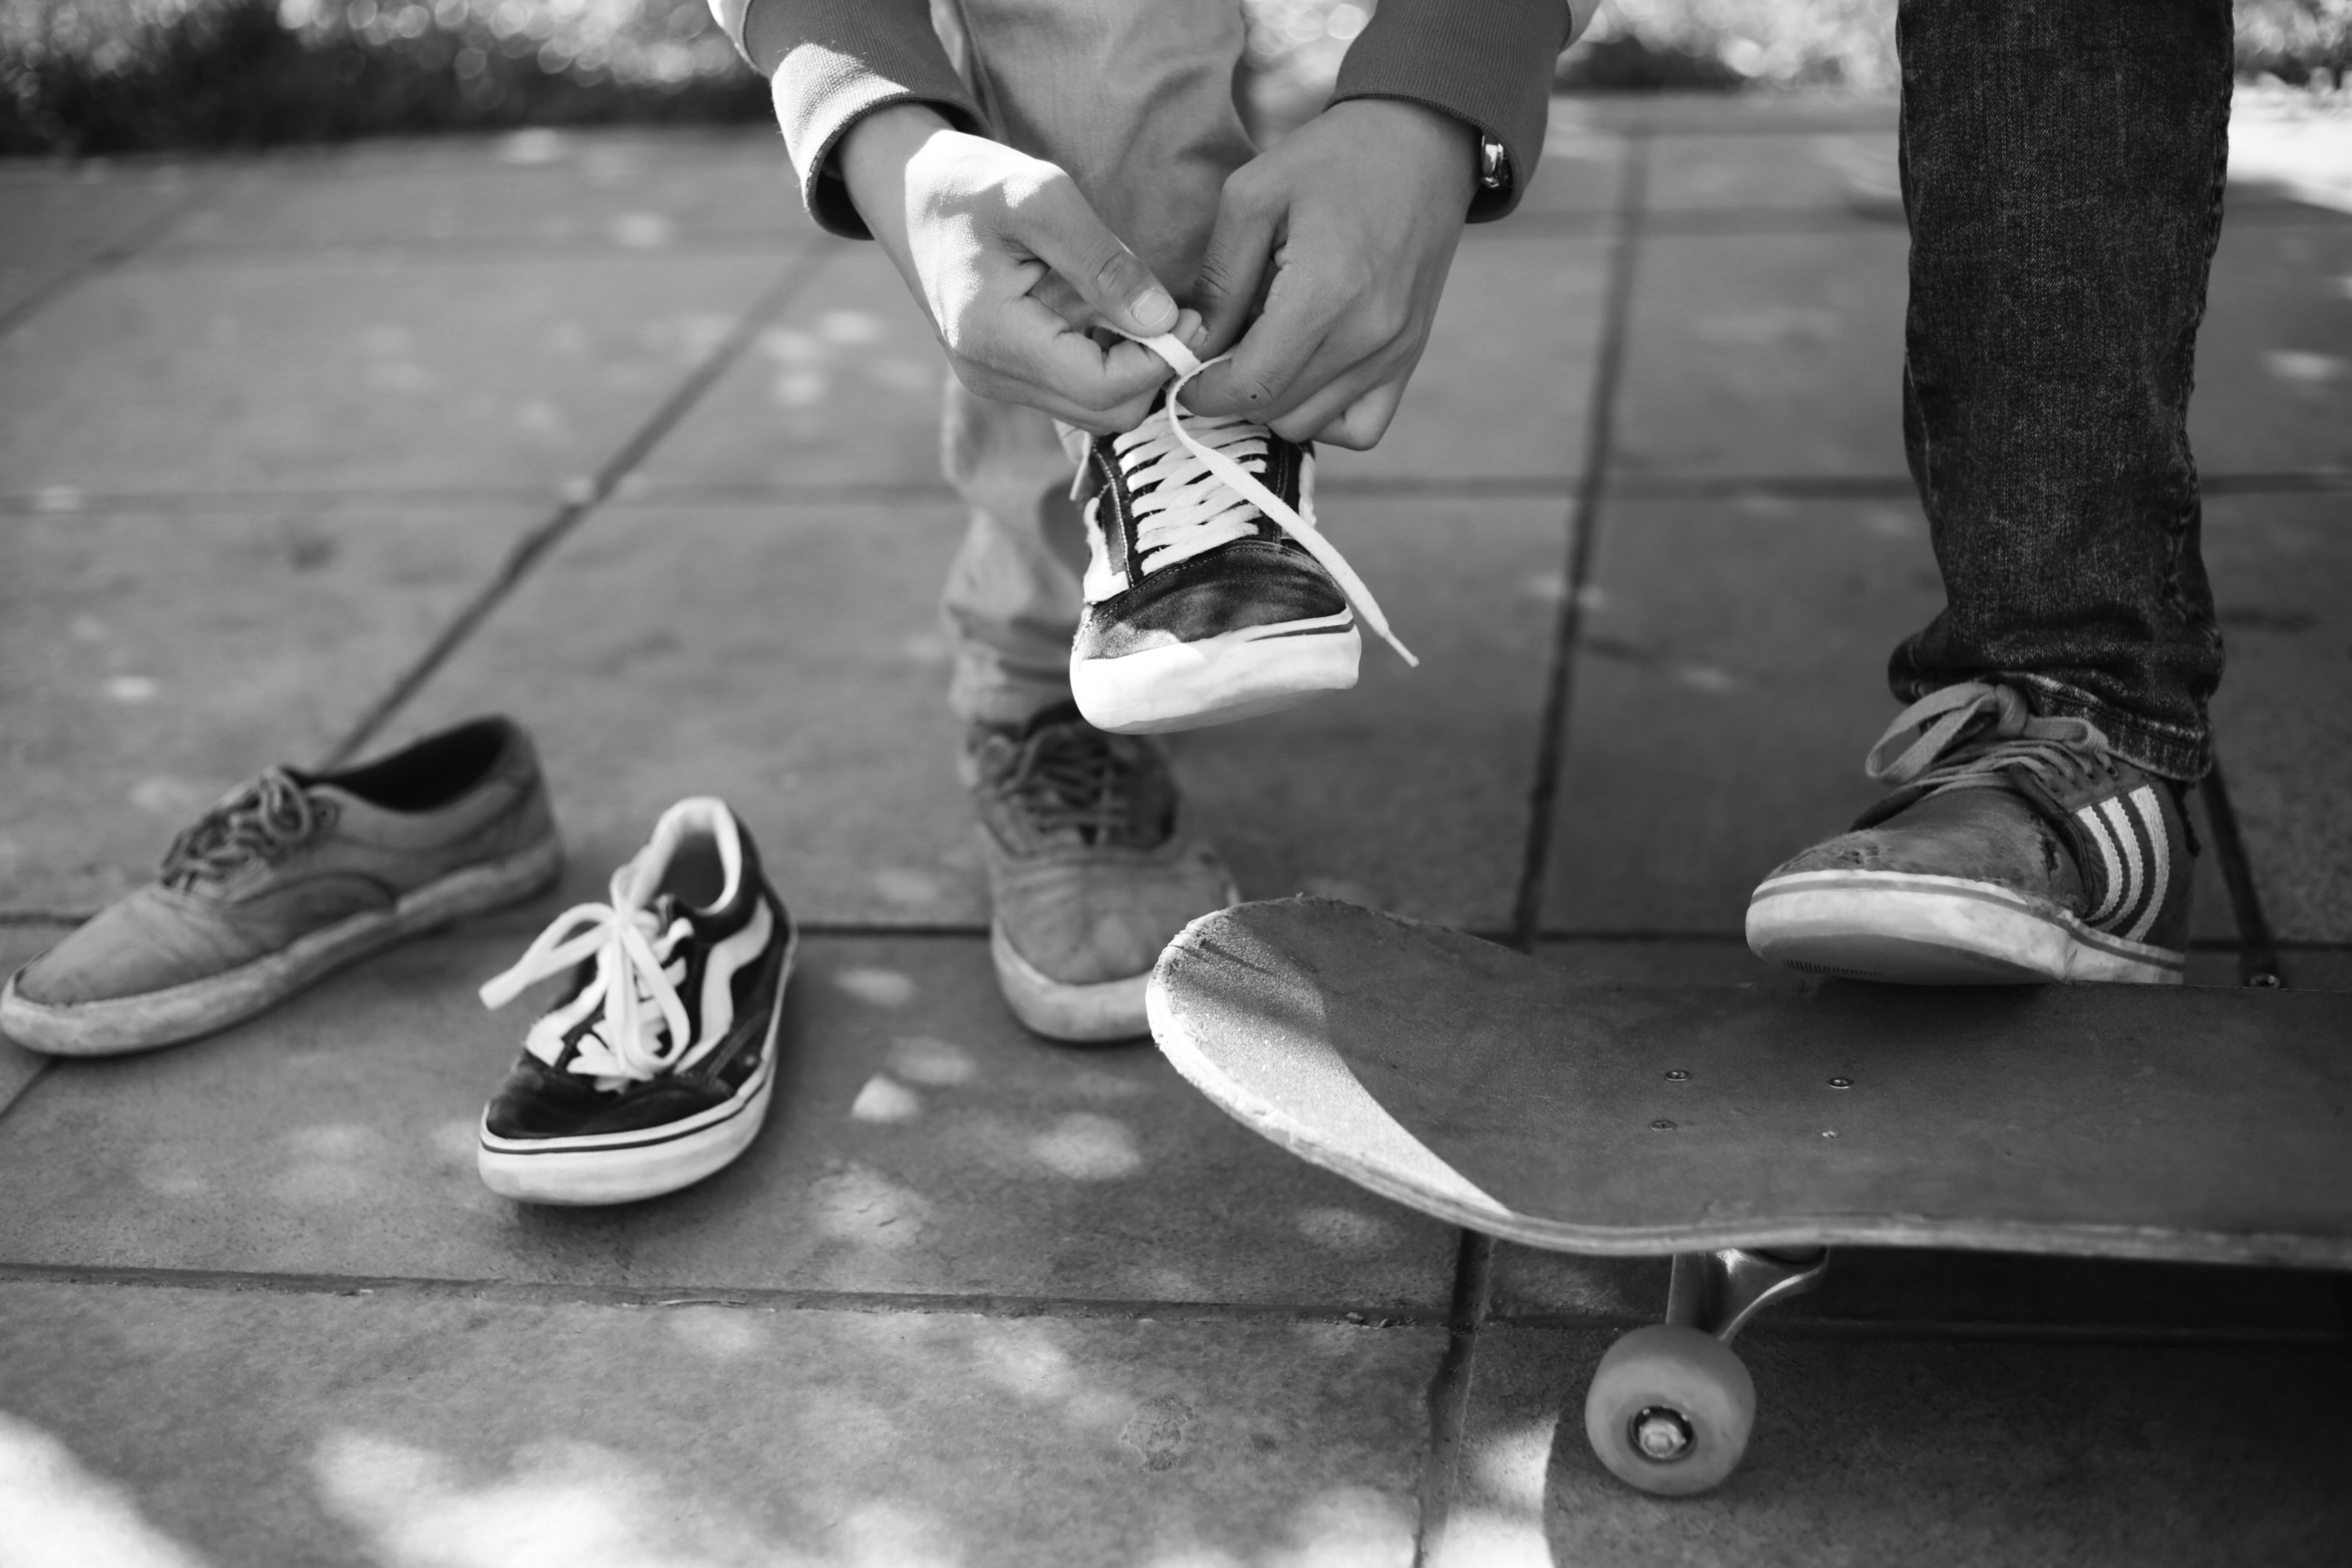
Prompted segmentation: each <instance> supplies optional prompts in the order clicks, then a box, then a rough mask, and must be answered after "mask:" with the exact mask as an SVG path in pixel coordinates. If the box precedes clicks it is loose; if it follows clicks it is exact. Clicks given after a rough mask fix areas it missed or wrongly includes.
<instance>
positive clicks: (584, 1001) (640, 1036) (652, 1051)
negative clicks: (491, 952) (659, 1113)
mask: <svg viewBox="0 0 2352 1568" xmlns="http://www.w3.org/2000/svg"><path fill="white" fill-rule="evenodd" d="M634 871H635V865H634V863H632V864H631V865H628V866H624V867H622V868H620V869H619V870H617V871H615V872H614V873H613V883H612V890H613V901H612V902H611V903H609V904H574V905H573V906H572V908H570V909H568V910H564V911H563V912H562V914H560V915H558V916H556V917H555V919H554V921H552V922H551V923H550V924H549V926H548V928H547V929H546V930H545V931H541V932H540V933H539V940H537V941H536V942H532V943H531V944H530V947H529V948H528V949H526V950H525V951H524V952H523V955H522V956H521V957H520V958H519V959H517V960H516V961H515V963H514V965H513V967H512V968H509V970H507V971H506V972H505V973H502V974H499V975H498V976H496V977H495V978H493V979H492V980H490V981H489V982H488V984H485V985H484V986H483V987H482V993H481V994H482V1002H483V1005H485V1006H488V1007H492V1008H498V1007H503V1006H505V1005H507V1004H508V1003H509V1002H511V1001H513V1000H514V999H515V998H516V997H517V996H520V994H522V993H523V992H524V991H525V990H526V989H528V988H529V987H530V986H532V985H535V984H538V983H539V982H541V981H542V980H545V979H548V978H550V977H551V976H553V975H558V974H562V973H567V972H568V971H570V970H571V969H572V967H573V966H574V965H576V964H579V963H584V962H585V961H587V960H588V959H590V958H593V959H594V960H595V961H596V976H595V978H594V979H593V980H591V981H590V982H589V983H588V984H586V985H585V986H584V987H583V988H582V989H581V992H580V994H579V995H577V996H574V997H573V998H572V1000H571V1001H569V1002H567V1003H565V1004H564V1005H562V1006H561V1007H559V1008H557V1009H556V1010H555V1011H553V1012H551V1013H550V1014H548V1015H547V1016H545V1017H542V1018H541V1019H540V1020H539V1021H538V1022H537V1023H536V1024H533V1025H532V1026H531V1028H530V1034H529V1036H527V1037H525V1039H524V1041H523V1048H524V1049H525V1050H527V1051H529V1052H530V1054H531V1055H532V1056H534V1057H537V1058H539V1059H540V1060H541V1061H543V1062H545V1063H546V1064H547V1065H548V1066H550V1067H553V1066H555V1065H556V1064H557V1063H558V1061H559V1060H561V1058H562V1054H563V1040H564V1036H565V1035H567V1034H569V1033H570V1032H571V1030H572V1028H573V1026H576V1025H578V1024H579V1023H580V1021H581V1020H582V1019H583V1018H586V1017H587V1016H589V1015H590V1014H592V1013H593V1012H595V1011H596V1010H597V1009H598V1008H599V1007H600V1006H601V1007H602V1009H603V1013H604V1016H603V1017H602V1018H601V1019H600V1020H599V1021H598V1022H597V1024H596V1025H595V1026H594V1027H593V1028H591V1029H589V1030H588V1031H587V1032H586V1033H584V1034H583V1035H582V1036H581V1037H580V1042H579V1055H578V1056H577V1057H576V1058H573V1060H572V1065H571V1069H570V1070H572V1071H573V1072H576V1073H581V1074H583V1075H585V1076H589V1077H593V1078H594V1079H596V1080H597V1087H598V1088H600V1089H616V1088H618V1087H619V1086H620V1085H621V1084H623V1083H625V1082H628V1083H643V1082H645V1081H646V1080H648V1079H653V1078H656V1077H658V1076H659V1075H660V1074H661V1073H663V1072H664V1071H666V1070H667V1069H668V1068H671V1067H673V1066H675V1065H676V1063H677V1058H678V1054H679V1053H680V1052H682V1051H684V1050H685V1049H686V1048H687V1047H688V1044H689V1043H690V1042H691V1040H692V1034H691V1032H690V1030H689V1029H688V1024H687V1017H686V1004H685V1002H684V1001H683V1000H681V999H680V998H679V996H678V994H677V983H678V982H679V981H681V980H683V979H685V978H686V966H685V964H684V963H683V962H682V961H681V962H679V963H676V964H675V965H673V964H672V963H671V962H670V958H669V955H670V954H671V953H672V952H675V951H676V950H677V945H678V943H679V942H682V941H684V940H685V939H686V938H687V937H688V935H690V934H691V933H692V931H693V927H692V926H691V925H689V924H688V922H687V921H686V920H685V919H684V918H683V917H681V918H679V919H677V920H675V921H671V922H670V925H669V928H668V929H667V931H665V930H664V929H663V928H662V926H661V923H660V920H659V917H657V916H656V914H655V913H654V911H653V910H649V909H646V907H644V906H643V905H642V904H638V903H634V902H632V901H631V900H630V899H629V896H628V890H629V881H630V878H631V876H632V874H633V873H634ZM656 944H658V945H656ZM673 967H674V968H676V970H677V973H675V974H673V973H670V971H671V969H672V968H673Z"/></svg>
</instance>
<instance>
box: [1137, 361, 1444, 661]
mask: <svg viewBox="0 0 2352 1568" xmlns="http://www.w3.org/2000/svg"><path fill="white" fill-rule="evenodd" d="M1135 341H1136V342H1139V343H1141V344H1142V345H1143V346H1144V347H1145V348H1148V349H1150V351H1151V352H1152V353H1156V354H1158V355H1159V356H1160V358H1161V359H1163V360H1166V361H1167V362H1168V366H1169V368H1170V369H1171V370H1173V371H1174V372H1175V373H1176V380H1175V382H1174V383H1173V384H1171V386H1170V387H1169V388H1168V397H1167V405H1166V412H1167V415H1168V431H1169V434H1170V435H1171V436H1172V437H1175V446H1174V447H1171V446H1170V445H1169V443H1168V442H1167V441H1166V439H1165V438H1164V437H1161V436H1160V433H1159V431H1158V430H1156V429H1153V428H1152V426H1150V425H1149V424H1146V425H1145V426H1141V427H1139V430H1138V431H1137V434H1138V435H1140V436H1142V437H1143V438H1142V439H1141V440H1140V441H1139V442H1137V443H1136V444H1135V446H1134V447H1129V448H1124V449H1123V455H1124V452H1128V451H1138V450H1139V451H1142V452H1143V453H1144V454H1145V457H1146V462H1145V463H1143V464H1139V465H1138V466H1137V467H1136V468H1132V469H1130V472H1131V473H1133V472H1139V471H1140V470H1141V468H1142V467H1145V466H1156V467H1161V468H1165V469H1166V470H1167V471H1166V475H1165V477H1164V478H1163V479H1161V481H1160V492H1158V493H1164V494H1166V495H1167V497H1168V499H1167V500H1165V501H1163V502H1161V504H1160V506H1158V507H1152V506H1150V504H1149V503H1150V502H1151V501H1152V500H1155V499H1157V497H1156V495H1155V496H1147V497H1145V498H1144V502H1143V503H1141V504H1139V505H1138V507H1137V514H1138V520H1139V522H1140V523H1143V524H1144V528H1139V531H1138V539H1137V542H1138V544H1139V546H1141V547H1142V549H1143V550H1144V551H1145V552H1146V553H1149V552H1150V551H1151V550H1152V548H1153V547H1154V546H1153V541H1154V540H1157V541H1159V542H1160V545H1159V547H1160V548H1163V549H1164V548H1167V547H1168V546H1169V545H1170V544H1171V543H1172V542H1174V540H1173V536H1174V535H1175V534H1176V533H1177V532H1178V531H1180V530H1181V531H1185V532H1190V531H1192V530H1195V529H1199V528H1203V527H1216V526H1218V525H1220V524H1231V523H1234V522H1238V521H1240V520H1239V517H1238V515H1237V514H1238V513H1239V512H1240V510H1241V507H1240V505H1239V503H1235V502H1231V501H1228V500H1224V499H1223V498H1221V497H1216V496H1214V495H1213V493H1210V492H1208V490H1207V487H1206V486H1204V485H1203V484H1202V483H1201V482H1200V481H1201V480H1202V479H1204V478H1205V477H1206V476H1205V475H1203V474H1202V472H1201V469H1202V468H1205V469H1206V470H1207V473H1208V474H1209V475H1214V476H1215V477H1216V478H1217V479H1221V480H1223V482H1224V485H1225V487H1226V489H1229V490H1231V491H1232V492H1233V493H1234V495H1237V496H1239V497H1241V498H1242V500H1243V501H1245V502H1247V503H1248V504H1249V505H1251V506H1254V507H1255V508H1257V510H1260V511H1261V512H1264V513H1265V515H1266V516H1267V517H1269V518H1271V519H1273V520H1274V521H1275V524H1276V526H1277V527H1279V528H1280V529H1281V530H1282V531H1284V532H1285V533H1287V534H1288V535H1290V537H1291V538H1293V539H1295V540H1297V541H1298V542H1299V544H1300V545H1301V546H1303V547H1304V548H1305V550H1306V551H1307V554H1309V555H1311V556H1313V557H1314V558H1315V561H1316V563H1317V564H1318V565H1319V566H1321V567H1322V568H1323V570H1324V571H1326V572H1328V573H1329V574H1331V578H1332V581H1334V582H1336V583H1338V584H1339V591H1340V592H1341V593H1342V594H1344V595H1347V597H1348V603H1349V606H1350V607H1352V608H1353V609H1354V610H1355V612H1356V614H1357V615H1359V616H1362V617H1363V622H1364V624H1365V625H1366V626H1370V627H1371V628H1372V630H1373V631H1374V632H1376V633H1378V634H1379V635H1380V637H1381V640H1382V641H1384V642H1386V643H1387V644H1388V645H1389V647H1392V648H1394V649H1396V650H1397V653H1398V655H1399V657H1401V658H1402V659H1403V660H1404V661H1405V663H1407V664H1409V665H1412V666H1415V667H1416V668H1417V667H1418V666H1419V665H1420V663H1421V660H1419V659H1417V658H1413V656H1412V649H1410V648H1408V647H1405V646H1404V644H1403V643H1402V642H1400V641H1398V640H1397V636H1396V634H1395V633H1394V632H1392V631H1391V630H1389V619H1388V617H1387V616H1384V615H1382V614H1381V605H1380V601H1379V600H1377V599H1375V598H1373V597H1372V591H1371V590H1370V588H1368V587H1366V586H1365V585H1364V580H1363V579H1362V578H1361V577H1359V576H1357V575H1356V569H1355V568H1354V567H1352V566H1350V565H1349V564H1348V561H1347V557H1345V556H1343V555H1341V554H1340V553H1339V550H1338V548H1337V547H1336V546H1334V545H1333V544H1332V543H1331V542H1330V541H1329V540H1328V539H1326V538H1324V537H1323V531H1322V530H1321V529H1319V528H1318V527H1316V525H1315V498H1314V494H1313V492H1312V490H1311V489H1308V488H1307V487H1306V486H1304V485H1302V486H1301V488H1300V489H1299V493H1298V501H1299V504H1298V506H1297V507H1296V508H1294V507H1292V506H1290V505H1289V504H1288V503H1287V502H1286V501H1284V500H1283V499H1282V498H1281V497H1280V496H1278V495H1276V494H1275V493H1274V492H1273V491H1272V490H1270V489H1267V488H1266V487H1265V485H1264V484H1262V483H1260V482H1259V480H1258V479H1257V477H1256V476H1255V475H1254V474H1252V473H1251V472H1250V471H1249V470H1248V469H1246V468H1243V467H1242V466H1241V464H1240V463H1239V462H1238V461H1236V460H1235V459H1236V458H1245V457H1256V458H1263V457H1264V456H1265V438H1264V437H1263V436H1262V435H1260V434H1258V432H1259V431H1260V430H1261V429H1262V428H1263V427H1262V426H1255V425H1252V424H1251V423H1250V422H1249V421H1248V420H1246V419H1243V418H1218V417H1213V416H1206V415H1195V416H1193V417H1192V425H1193V426H1196V427H1197V428H1198V430H1199V432H1200V434H1199V435H1195V434H1194V432H1193V430H1192V429H1188V428H1187V427H1186V422H1185V420H1184V418H1183V416H1181V413H1180V412H1179V410H1178V406H1177V401H1176V400H1177V395H1179V394H1180V393H1181V392H1182V391H1183V390H1184V386H1185V384H1186V383H1187V382H1190V381H1191V380H1192V378H1193V377H1194V376H1196V375H1198V374H1201V373H1202V371H1204V370H1206V369H1208V368H1209V366H1211V365H1213V364H1222V363H1223V362H1224V361H1225V360H1227V359H1229V358H1231V357H1232V356H1231V355H1229V354H1222V355H1219V356H1218V357H1217V358H1216V359H1213V360H1205V361H1204V360H1202V359H1200V358H1198V357H1197V356H1195V355H1194V354H1193V353H1192V350H1191V349H1189V348H1186V347H1185V346H1184V344H1183V343H1182V342H1181V341H1180V340H1179V339H1178V338H1177V337H1176V335H1175V334H1174V333H1172V332H1164V333H1162V334H1161V335H1160V336H1159V337H1156V338H1137V339H1136V340H1135ZM1146 431H1149V432H1150V433H1149V434H1148V435H1146V434H1144V432H1146ZM1203 437H1206V438H1205V439H1203ZM1252 443H1255V449H1252ZM1175 447H1181V448H1182V450H1183V452H1184V454H1186V455H1187V456H1189V457H1190V458H1192V463H1193V464H1195V465H1198V467H1195V468H1190V471H1187V470H1188V465H1186V464H1185V463H1184V460H1183V458H1181V457H1179V456H1178V455H1177V451H1176V449H1175ZM1147 528H1148V529H1149V531H1150V538H1146V537H1145V531H1144V530H1145V529H1147ZM1232 537H1234V538H1241V537H1243V533H1242V532H1241V531H1239V530H1238V529H1236V530H1235V531H1234V532H1233V534H1232ZM1213 542H1214V543H1223V542H1224V541H1223V540H1222V539H1213ZM1197 552H1198V551H1197V550H1188V551H1187V553H1197Z"/></svg>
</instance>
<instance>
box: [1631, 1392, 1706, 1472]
mask: <svg viewBox="0 0 2352 1568" xmlns="http://www.w3.org/2000/svg"><path fill="white" fill-rule="evenodd" d="M1625 1436H1627V1437H1629V1438H1630V1439H1632V1440H1633V1452H1635V1453H1637V1454H1639V1455H1641V1456H1642V1458H1645V1459H1647V1460H1649V1461H1650V1462H1651V1463H1652V1464H1654V1465H1671V1464H1673V1463H1674V1462H1675V1460H1676V1459H1679V1458H1682V1457H1683V1456H1684V1455H1685V1454H1687V1453H1689V1452H1690V1451H1691V1449H1692V1448H1694V1447H1697V1445H1698V1434H1697V1433H1696V1432H1693V1431H1692V1430H1691V1424H1690V1420H1689V1418H1688V1417H1687V1416H1685V1415H1683V1413H1682V1412H1681V1411H1679V1410H1675V1409H1670V1408H1668V1407H1667V1406H1665V1405H1643V1407H1642V1408H1641V1409H1639V1410H1636V1411H1635V1412H1633V1419H1632V1420H1631V1421H1628V1422H1626V1423H1625Z"/></svg>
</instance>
